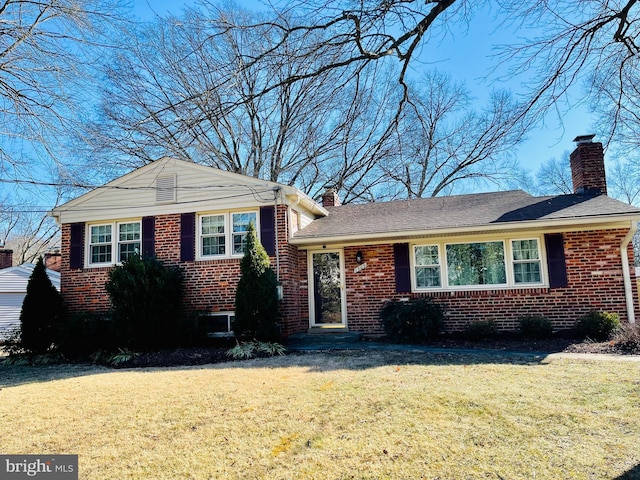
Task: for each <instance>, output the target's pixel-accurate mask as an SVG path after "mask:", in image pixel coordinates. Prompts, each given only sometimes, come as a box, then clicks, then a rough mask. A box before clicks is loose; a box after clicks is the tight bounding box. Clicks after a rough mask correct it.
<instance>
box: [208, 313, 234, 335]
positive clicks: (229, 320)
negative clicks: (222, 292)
mask: <svg viewBox="0 0 640 480" xmlns="http://www.w3.org/2000/svg"><path fill="white" fill-rule="evenodd" d="M224 315H226V317H227V331H226V332H206V335H207V336H208V337H210V338H218V337H233V336H234V335H235V334H234V332H233V328H232V322H233V320H232V318H235V316H236V312H233V311H231V310H225V311H223V312H207V313H205V314H203V315H201V316H202V317H217V316H224Z"/></svg>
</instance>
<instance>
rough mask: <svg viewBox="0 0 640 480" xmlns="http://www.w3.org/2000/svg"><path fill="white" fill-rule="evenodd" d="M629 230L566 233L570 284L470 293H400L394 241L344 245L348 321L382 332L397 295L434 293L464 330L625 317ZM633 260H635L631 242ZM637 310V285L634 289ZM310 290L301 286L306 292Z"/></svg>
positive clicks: (450, 322)
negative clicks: (532, 320) (474, 324)
mask: <svg viewBox="0 0 640 480" xmlns="http://www.w3.org/2000/svg"><path fill="white" fill-rule="evenodd" d="M626 233H627V230H622V229H621V230H610V231H605V232H603V231H592V232H575V233H565V234H564V240H565V256H566V262H567V276H568V282H569V286H568V287H567V288H558V289H549V288H527V289H495V290H483V291H467V292H432V293H420V294H413V295H409V294H400V295H398V294H396V293H395V278H394V260H393V245H391V244H388V245H374V246H365V247H363V246H360V247H348V248H345V249H344V255H345V270H346V292H347V323H348V326H349V329H350V330H353V331H359V332H363V333H365V334H368V335H381V334H382V333H383V332H382V329H381V328H380V325H379V321H378V313H379V311H380V308H381V306H382V305H383V303H384V302H385V301H387V300H389V299H392V298H406V297H409V296H429V297H432V298H433V299H434V300H435V301H436V302H439V303H442V304H444V305H446V308H447V314H446V324H445V326H446V329H447V330H451V331H454V330H462V329H464V328H465V326H466V325H467V324H468V323H469V322H471V321H474V320H480V319H493V320H495V321H496V322H497V323H498V325H499V327H500V328H502V329H505V330H513V329H515V328H517V321H518V318H519V317H520V316H522V315H534V314H535V315H544V316H546V317H548V318H549V319H550V320H551V321H552V322H553V324H554V326H555V328H557V329H561V328H570V327H573V326H574V325H575V322H576V321H577V320H578V318H580V316H582V315H584V314H585V313H587V312H589V311H590V310H594V309H595V310H606V311H612V312H616V313H618V314H620V317H621V319H623V321H626V319H627V314H626V301H625V295H624V284H623V278H622V267H621V257H620V243H621V242H622V239H623V238H624V236H625V235H626ZM358 250H361V251H362V252H363V254H364V258H365V261H366V263H367V267H366V268H365V269H364V270H361V271H360V272H358V273H354V268H356V266H357V265H358V264H357V263H356V261H355V256H356V252H357V251H358ZM629 259H630V263H632V261H633V252H632V247H631V246H629ZM633 294H634V298H635V300H634V301H635V305H636V309H637V306H638V298H637V290H636V289H635V288H633ZM303 295H305V298H306V291H304V292H303V291H301V296H303Z"/></svg>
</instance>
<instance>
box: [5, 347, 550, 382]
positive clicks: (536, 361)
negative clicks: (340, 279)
mask: <svg viewBox="0 0 640 480" xmlns="http://www.w3.org/2000/svg"><path fill="white" fill-rule="evenodd" d="M189 353H190V351H189V349H184V350H183V355H182V356H179V357H176V356H175V351H172V352H171V355H169V354H167V356H163V355H162V354H161V353H160V352H155V353H150V354H141V355H139V356H138V357H136V359H135V360H134V361H133V362H131V363H129V364H123V365H121V366H120V367H119V368H114V367H106V366H100V365H93V364H86V363H85V364H82V363H78V364H57V365H56V364H52V365H38V366H30V365H0V389H2V388H7V387H12V386H17V385H23V384H27V383H36V382H50V381H55V380H63V379H67V378H74V377H83V376H87V375H98V374H104V373H109V372H117V371H122V370H132V371H137V370H140V369H143V368H146V369H157V370H163V369H192V368H217V369H227V368H229V369H230V368H233V369H253V368H288V367H295V368H307V369H308V370H309V371H310V372H326V371H333V370H367V369H371V368H378V367H383V366H389V365H429V366H434V365H435V366H437V365H442V366H451V365H462V366H464V365H483V364H486V365H490V364H508V365H523V366H528V365H540V364H543V363H544V361H545V358H546V355H545V354H535V353H513V352H503V351H495V350H494V351H489V350H486V351H485V350H460V349H459V350H449V349H429V350H425V349H418V348H412V347H404V348H402V349H401V350H392V349H388V348H382V347H381V348H372V347H369V348H367V349H348V350H321V351H308V352H291V353H290V354H288V355H285V356H276V357H268V358H255V359H250V360H232V359H229V358H228V357H226V355H224V353H223V352H218V355H204V356H203V355H202V352H201V350H199V351H198V356H197V357H193V356H190V355H189ZM212 358H215V359H217V360H215V361H211V359H212Z"/></svg>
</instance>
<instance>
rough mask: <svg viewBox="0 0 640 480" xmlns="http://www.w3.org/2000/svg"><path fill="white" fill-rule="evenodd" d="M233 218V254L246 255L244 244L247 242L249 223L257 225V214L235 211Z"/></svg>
mask: <svg viewBox="0 0 640 480" xmlns="http://www.w3.org/2000/svg"><path fill="white" fill-rule="evenodd" d="M231 217H232V218H233V254H234V255H244V246H245V244H246V243H247V230H248V229H249V224H250V223H253V226H254V227H256V228H257V225H256V214H255V212H251V213H234V214H233V215H232V216H231Z"/></svg>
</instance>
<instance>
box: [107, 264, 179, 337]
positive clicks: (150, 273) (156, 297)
mask: <svg viewBox="0 0 640 480" xmlns="http://www.w3.org/2000/svg"><path fill="white" fill-rule="evenodd" d="M183 279H184V276H183V273H182V270H181V269H180V268H179V267H177V266H165V265H163V264H162V262H160V261H159V260H158V259H156V258H155V257H146V256H145V257H140V256H139V255H133V256H132V257H130V258H129V259H127V260H126V261H125V262H123V263H122V265H119V266H117V267H115V268H114V269H113V270H111V271H110V272H109V281H108V282H107V284H106V289H107V292H108V293H109V296H110V297H111V305H112V308H113V333H114V344H115V346H116V347H119V348H126V349H131V350H139V349H142V350H145V349H157V348H166V347H174V346H178V345H179V344H180V343H181V342H182V339H183V338H184V336H183V335H184V333H183V328H182V327H183V325H182V323H181V322H182V292H183Z"/></svg>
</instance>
